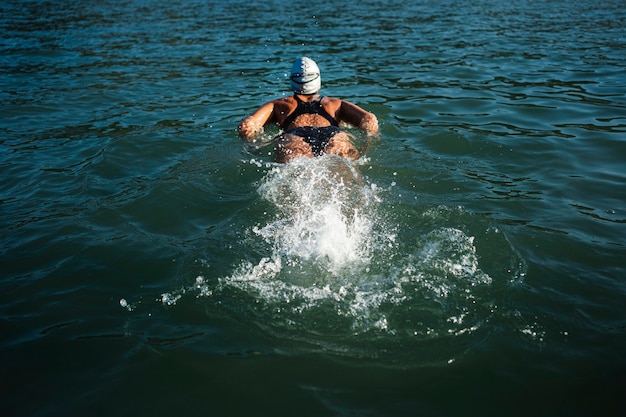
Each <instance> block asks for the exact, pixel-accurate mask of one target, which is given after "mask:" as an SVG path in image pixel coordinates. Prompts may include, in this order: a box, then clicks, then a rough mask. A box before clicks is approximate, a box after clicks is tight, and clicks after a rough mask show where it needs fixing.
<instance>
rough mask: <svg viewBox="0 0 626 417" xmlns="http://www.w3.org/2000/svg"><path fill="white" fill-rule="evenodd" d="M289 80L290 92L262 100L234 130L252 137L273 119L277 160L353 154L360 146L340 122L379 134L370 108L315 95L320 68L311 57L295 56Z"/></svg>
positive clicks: (370, 134)
mask: <svg viewBox="0 0 626 417" xmlns="http://www.w3.org/2000/svg"><path fill="white" fill-rule="evenodd" d="M290 82H291V88H292V90H293V92H294V95H293V96H289V97H285V98H279V99H276V100H273V101H270V102H269V103H266V104H264V105H262V106H261V107H259V109H257V110H256V111H255V112H254V113H252V115H250V116H249V117H247V118H245V119H244V120H243V121H242V122H241V123H240V124H239V126H238V131H239V136H240V137H241V138H242V139H244V140H246V141H250V142H252V141H254V140H255V139H256V138H257V137H258V136H259V135H260V134H262V133H263V129H264V127H265V126H266V125H268V124H270V123H276V124H278V126H280V128H281V130H282V133H281V134H279V135H278V136H277V137H276V138H275V140H276V145H275V149H274V156H275V159H276V161H277V162H289V161H290V160H292V159H294V158H297V157H300V156H305V157H313V156H320V155H324V154H333V155H339V156H342V157H344V158H348V159H351V160H355V159H357V158H358V157H359V151H358V150H357V148H356V147H355V146H354V144H353V143H352V140H351V135H350V134H349V133H348V132H346V131H343V130H341V129H340V128H339V123H347V124H349V125H352V126H355V127H357V128H359V129H361V130H362V131H363V132H365V134H366V135H368V137H373V138H376V137H378V119H376V116H374V114H372V113H370V112H368V111H365V110H363V109H362V108H360V107H359V106H357V105H355V104H352V103H350V102H348V101H345V100H341V99H337V98H332V97H323V96H320V95H319V90H320V88H321V85H322V83H321V76H320V70H319V68H318V66H317V64H316V63H315V62H314V61H313V60H312V59H310V58H307V57H301V58H298V59H296V61H295V62H294V63H293V67H292V68H291V78H290Z"/></svg>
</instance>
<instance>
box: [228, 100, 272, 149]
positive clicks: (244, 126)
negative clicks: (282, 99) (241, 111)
mask: <svg viewBox="0 0 626 417" xmlns="http://www.w3.org/2000/svg"><path fill="white" fill-rule="evenodd" d="M273 114H274V103H273V102H269V103H266V104H264V105H262V106H261V107H259V109H258V110H257V111H255V112H254V113H252V114H251V115H250V116H248V117H246V118H245V119H243V120H242V121H241V123H239V126H238V127H237V130H238V131H239V137H240V138H241V139H244V140H247V141H253V140H254V139H255V138H256V137H257V136H258V135H260V134H262V133H263V127H264V126H265V125H266V124H267V123H268V122H270V121H271V119H272V116H273Z"/></svg>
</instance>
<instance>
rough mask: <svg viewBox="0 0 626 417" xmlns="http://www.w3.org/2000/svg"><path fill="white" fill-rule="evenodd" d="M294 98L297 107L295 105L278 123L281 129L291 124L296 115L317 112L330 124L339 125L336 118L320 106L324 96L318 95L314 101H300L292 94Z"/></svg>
mask: <svg viewBox="0 0 626 417" xmlns="http://www.w3.org/2000/svg"><path fill="white" fill-rule="evenodd" d="M294 98H295V99H296V101H297V102H298V107H296V109H295V110H294V111H293V112H291V114H290V115H289V116H287V118H286V119H285V120H284V121H283V123H282V124H281V125H280V127H281V128H282V129H283V130H285V129H287V128H288V127H289V125H291V124H292V123H293V122H294V120H296V117H298V116H300V115H302V114H319V115H320V116H322V117H323V118H325V119H326V120H328V121H329V122H330V124H331V126H339V123H338V122H337V120H335V118H334V117H332V116H331V115H330V114H329V113H328V112H327V111H326V109H325V108H324V106H322V99H323V98H324V97H320V98H319V99H318V100H314V101H302V100H300V98H299V97H298V96H297V95H295V94H294Z"/></svg>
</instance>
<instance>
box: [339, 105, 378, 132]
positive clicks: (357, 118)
mask: <svg viewBox="0 0 626 417" xmlns="http://www.w3.org/2000/svg"><path fill="white" fill-rule="evenodd" d="M339 116H340V119H341V120H343V121H345V122H348V123H350V124H351V125H354V126H357V127H358V128H359V129H361V130H363V131H364V132H365V133H366V134H367V135H368V136H372V137H378V119H377V118H376V116H375V115H374V114H373V113H370V112H368V111H366V110H363V109H362V108H360V107H359V106H357V105H356V104H352V103H350V102H348V101H343V100H342V102H341V108H340V109H339Z"/></svg>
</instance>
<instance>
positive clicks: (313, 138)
mask: <svg viewBox="0 0 626 417" xmlns="http://www.w3.org/2000/svg"><path fill="white" fill-rule="evenodd" d="M294 97H295V99H296V101H297V102H298V107H296V109H295V110H294V111H293V112H292V113H291V114H290V115H289V116H287V118H286V119H285V121H284V122H283V123H282V124H281V125H280V127H281V128H282V129H283V130H284V129H286V128H288V127H289V125H290V124H292V123H293V121H294V120H296V117H298V116H300V115H302V114H319V115H320V116H322V117H324V118H325V119H326V120H328V121H329V122H330V124H331V126H323V127H317V126H301V127H294V128H293V129H289V130H287V131H286V132H285V134H287V133H290V134H293V135H296V136H300V137H302V139H303V140H304V141H305V142H306V143H308V144H309V145H311V150H312V151H313V154H314V155H315V156H320V155H322V154H323V153H324V148H325V147H326V145H327V144H328V142H329V141H330V139H331V138H332V137H333V136H335V135H336V134H337V133H339V132H340V129H339V123H338V122H337V120H336V119H335V118H334V117H332V116H331V115H330V114H328V112H327V111H326V109H324V107H323V106H322V98H323V97H320V98H319V99H318V100H315V101H311V102H307V101H302V100H300V99H299V98H298V96H294Z"/></svg>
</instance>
